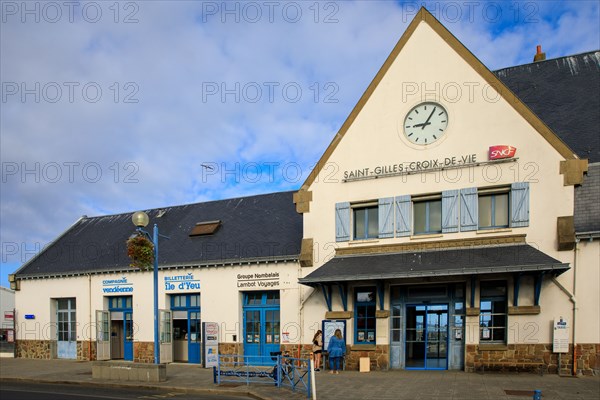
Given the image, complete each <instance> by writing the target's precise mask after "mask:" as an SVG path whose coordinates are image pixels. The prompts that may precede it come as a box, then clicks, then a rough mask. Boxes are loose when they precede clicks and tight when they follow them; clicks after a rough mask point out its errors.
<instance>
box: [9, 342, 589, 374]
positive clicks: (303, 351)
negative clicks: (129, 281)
mask: <svg viewBox="0 0 600 400" xmlns="http://www.w3.org/2000/svg"><path fill="white" fill-rule="evenodd" d="M466 347H467V348H466V359H465V371H467V372H475V371H488V370H492V371H531V372H538V371H540V370H541V371H545V372H548V373H557V372H558V371H559V370H560V373H561V374H571V372H572V371H573V346H572V345H571V346H570V347H569V352H568V353H563V354H562V355H561V357H560V358H561V362H560V365H558V358H559V357H558V354H556V353H553V352H552V344H509V345H506V346H501V347H494V348H486V347H485V346H480V345H472V344H471V345H467V346H466ZM16 351H17V357H19V358H37V359H51V358H55V357H56V342H55V341H51V340H18V341H17V342H16ZM281 351H283V352H285V351H287V352H289V354H290V356H292V357H295V358H298V357H299V358H308V357H309V355H310V352H311V351H312V344H282V345H281ZM219 353H220V354H222V355H227V354H231V355H234V354H239V355H241V354H244V347H243V344H242V343H220V344H219ZM133 355H134V361H135V362H138V363H153V362H154V344H153V343H152V342H134V346H133ZM362 357H368V358H369V359H370V367H371V371H381V370H387V369H389V365H390V353H389V346H388V345H376V346H373V347H372V348H368V349H365V348H361V349H356V350H352V346H346V370H349V371H358V369H359V360H360V358H362ZM576 357H577V359H576V371H577V373H578V374H583V375H600V344H578V345H577V347H576ZM95 358H96V343H95V342H94V341H92V342H90V341H78V342H77V359H78V360H95Z"/></svg>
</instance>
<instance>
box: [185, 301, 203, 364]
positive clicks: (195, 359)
mask: <svg viewBox="0 0 600 400" xmlns="http://www.w3.org/2000/svg"><path fill="white" fill-rule="evenodd" d="M200 327H201V324H200V312H198V311H189V312H188V328H189V329H188V332H189V335H188V362H189V363H194V364H199V363H200V361H201V357H200V349H201V346H200V343H201V341H202V337H201V335H202V331H201V330H200Z"/></svg>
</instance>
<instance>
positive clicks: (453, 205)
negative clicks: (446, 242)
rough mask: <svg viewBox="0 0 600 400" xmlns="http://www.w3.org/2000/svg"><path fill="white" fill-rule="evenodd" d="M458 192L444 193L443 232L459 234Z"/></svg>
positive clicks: (449, 191) (447, 191)
mask: <svg viewBox="0 0 600 400" xmlns="http://www.w3.org/2000/svg"><path fill="white" fill-rule="evenodd" d="M458 194H459V192H458V190H446V191H445V192H442V232H443V233H451V232H458Z"/></svg>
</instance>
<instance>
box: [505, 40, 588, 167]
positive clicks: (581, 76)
mask: <svg viewBox="0 0 600 400" xmlns="http://www.w3.org/2000/svg"><path fill="white" fill-rule="evenodd" d="M494 74H496V76H497V77H498V78H499V79H500V80H501V81H502V82H503V83H504V84H505V85H506V86H508V88H509V89H510V90H512V91H513V93H515V94H516V95H517V96H518V97H519V98H520V99H521V100H522V101H523V102H524V103H525V104H526V105H527V106H528V107H529V108H530V109H531V110H532V111H533V112H534V113H535V114H537V116H538V117H540V119H541V120H542V121H544V122H545V123H546V125H548V126H549V127H550V129H552V130H553V131H554V132H555V133H556V134H557V135H558V136H559V137H560V138H561V139H562V140H563V141H564V142H565V143H566V144H567V145H568V146H569V147H570V148H571V149H572V150H573V151H574V152H575V153H576V154H577V155H578V156H579V158H582V159H585V158H587V159H588V160H589V162H591V163H593V162H600V95H599V93H600V51H598V50H596V51H591V52H587V53H582V54H577V55H573V56H568V57H560V58H555V59H551V60H546V61H540V62H536V63H531V64H525V65H519V66H515V67H510V68H504V69H501V70H498V71H495V72H494Z"/></svg>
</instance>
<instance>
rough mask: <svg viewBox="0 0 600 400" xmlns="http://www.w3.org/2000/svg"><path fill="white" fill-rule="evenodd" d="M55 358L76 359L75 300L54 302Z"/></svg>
mask: <svg viewBox="0 0 600 400" xmlns="http://www.w3.org/2000/svg"><path fill="white" fill-rule="evenodd" d="M56 303H57V305H56V308H57V310H56V321H57V322H58V330H57V336H58V337H57V356H58V358H68V359H76V358H77V321H76V313H75V299H74V298H71V299H58V300H57V301H56Z"/></svg>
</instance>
